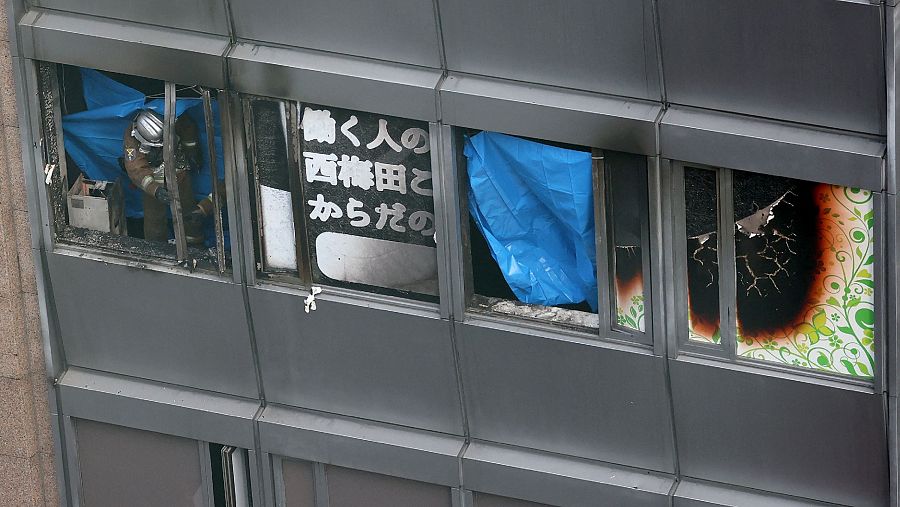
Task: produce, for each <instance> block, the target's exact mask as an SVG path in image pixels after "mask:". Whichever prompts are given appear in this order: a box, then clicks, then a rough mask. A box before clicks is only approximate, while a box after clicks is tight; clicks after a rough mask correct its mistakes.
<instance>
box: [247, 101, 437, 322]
mask: <svg viewBox="0 0 900 507" xmlns="http://www.w3.org/2000/svg"><path fill="white" fill-rule="evenodd" d="M235 97H236V101H237V104H238V105H239V109H240V111H241V114H242V116H243V118H242V119H241V121H240V122H237V123H239V124H240V125H241V128H242V130H243V135H242V137H241V139H242V140H243V141H244V143H245V144H244V147H243V149H244V157H243V158H244V163H245V164H246V171H247V185H248V187H249V192H248V193H249V194H250V198H251V201H250V208H251V210H252V212H251V215H250V217H249V219H250V224H251V227H252V231H253V232H252V236H253V238H252V247H253V250H252V252H253V253H252V257H250V255H249V254H248V258H250V259H251V260H252V263H253V266H254V269H253V274H254V276H255V279H254V283H255V284H257V285H259V284H264V283H270V284H273V285H276V286H282V287H285V288H288V289H301V290H303V291H305V292H309V291H311V289H312V287H313V286H316V287H321V288H323V289H325V288H327V291H328V292H329V293H332V294H340V295H346V296H349V297H351V298H353V299H357V300H361V301H366V300H373V299H376V300H378V301H381V302H383V301H390V302H391V303H392V305H393V306H396V307H399V308H406V309H423V310H426V311H435V312H439V313H440V314H441V315H442V316H444V317H446V316H447V315H449V312H447V311H445V310H444V309H445V308H447V307H448V305H449V304H450V303H449V299H450V298H449V294H448V293H449V291H448V290H447V288H446V284H447V280H446V275H445V270H446V267H445V266H443V265H442V264H445V263H446V257H447V256H446V255H445V253H444V249H445V248H446V247H445V246H444V245H443V244H442V243H443V242H442V241H441V237H442V235H443V230H444V224H443V223H442V220H443V219H442V216H443V215H442V214H443V213H444V210H443V209H442V206H443V199H444V196H443V190H442V188H443V187H442V182H441V180H440V179H441V178H442V177H443V176H442V175H441V174H440V173H441V172H442V170H443V163H442V161H441V156H442V154H441V149H442V148H441V143H440V134H439V133H438V132H437V131H438V130H440V128H441V124H440V123H436V122H429V121H425V120H418V119H414V118H413V120H416V121H422V122H425V123H427V124H428V129H429V142H430V152H429V160H430V163H431V171H432V175H433V176H432V185H433V195H432V206H433V209H434V221H435V222H434V226H435V228H436V234H437V237H438V244H436V245H435V256H436V265H437V270H436V277H437V282H438V287H437V288H438V291H437V294H436V295H434V296H430V295H427V294H420V293H415V292H407V291H403V290H400V289H393V288H390V287H380V286H376V285H368V284H364V283H357V282H343V281H340V280H338V282H340V284H334V285H331V284H328V283H327V282H317V281H315V280H314V279H313V266H312V263H313V259H312V251H311V249H312V245H311V244H310V241H309V238H308V235H307V221H308V217H307V216H306V214H307V210H306V205H305V202H304V197H303V195H304V190H305V186H306V182H305V179H304V177H303V165H302V162H301V152H302V149H301V141H300V130H299V124H300V115H299V107H301V106H303V105H305V104H308V103H313V102H305V101H303V100H300V99H295V98H284V97H269V96H264V95H259V94H253V93H239V92H236V93H235ZM253 100H266V101H272V102H278V103H280V104H281V105H282V107H285V108H286V110H285V117H286V118H287V137H288V146H287V151H288V159H289V160H288V165H289V171H290V175H289V176H290V192H291V201H292V212H293V218H294V241H295V245H296V250H297V261H296V264H297V267H296V274H293V273H290V272H287V271H283V270H271V269H268V268H267V267H266V266H265V256H264V252H263V248H264V247H263V242H262V238H263V229H262V227H263V224H262V221H261V218H262V216H263V214H262V208H261V206H260V183H259V178H258V172H257V170H256V145H255V136H254V132H253V130H252V128H253V123H252V114H251V109H250V102H251V101H253ZM316 105H320V106H324V107H333V108H337V109H345V110H351V109H347V108H345V107H342V106H340V105H332V104H316ZM352 111H354V112H357V111H358V112H360V113H366V114H374V115H379V114H384V115H386V116H394V115H392V114H388V113H379V112H373V111H362V110H358V109H352ZM398 118H401V117H398ZM404 119H408V118H404ZM445 300H446V301H445Z"/></svg>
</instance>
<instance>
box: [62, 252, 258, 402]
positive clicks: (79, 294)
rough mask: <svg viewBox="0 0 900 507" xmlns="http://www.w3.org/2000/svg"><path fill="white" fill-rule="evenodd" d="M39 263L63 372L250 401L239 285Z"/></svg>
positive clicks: (251, 374)
mask: <svg viewBox="0 0 900 507" xmlns="http://www.w3.org/2000/svg"><path fill="white" fill-rule="evenodd" d="M47 257H48V265H49V270H50V276H51V280H52V281H53V297H54V300H55V302H56V313H57V317H58V319H59V327H60V330H61V331H60V334H61V338H62V343H63V348H64V350H65V356H66V360H67V361H68V363H69V364H70V365H72V366H81V367H83V368H90V369H93V370H100V371H106V372H111V373H118V374H121V375H128V376H132V377H140V378H146V379H151V380H156V381H158V382H165V383H169V384H178V385H183V386H189V387H193V388H196V389H204V390H207V391H214V392H220V393H226V394H232V395H235V396H243V397H247V398H256V397H257V395H258V389H257V385H256V374H255V371H254V366H253V354H252V351H251V347H250V335H249V332H248V331H249V328H248V326H247V323H246V319H245V315H246V313H245V311H244V302H243V298H242V294H241V287H240V285H235V284H233V283H230V282H223V281H215V280H210V279H206V278H200V277H196V276H188V275H186V274H185V275H181V274H171V273H163V272H159V271H152V270H149V269H142V268H136V267H130V266H127V265H122V264H113V263H108V262H102V261H97V260H90V259H84V258H79V257H75V256H73V255H68V254H60V253H51V254H49V255H48V256H47Z"/></svg>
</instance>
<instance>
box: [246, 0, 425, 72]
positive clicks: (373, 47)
mask: <svg viewBox="0 0 900 507" xmlns="http://www.w3.org/2000/svg"><path fill="white" fill-rule="evenodd" d="M231 12H232V15H233V19H234V33H235V37H237V38H238V39H250V40H256V41H264V42H273V43H276V44H284V45H288V46H297V47H303V48H310V49H320V50H324V51H330V52H333V53H343V54H348V55H356V56H365V57H370V58H378V59H381V60H390V61H395V62H402V63H409V64H414V65H424V66H429V67H440V66H441V61H440V53H439V50H438V33H437V27H436V24H435V13H434V5H433V3H432V2H429V1H424V2H423V1H421V0H391V1H380V2H369V1H366V0H270V1H268V2H266V4H265V7H262V6H261V5H260V4H259V2H256V1H254V0H231Z"/></svg>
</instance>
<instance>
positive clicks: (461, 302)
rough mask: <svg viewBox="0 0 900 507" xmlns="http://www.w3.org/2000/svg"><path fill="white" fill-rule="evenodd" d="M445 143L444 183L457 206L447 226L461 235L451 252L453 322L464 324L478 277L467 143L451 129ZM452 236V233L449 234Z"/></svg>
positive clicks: (458, 132)
mask: <svg viewBox="0 0 900 507" xmlns="http://www.w3.org/2000/svg"><path fill="white" fill-rule="evenodd" d="M441 141H442V143H443V147H442V152H443V158H444V159H445V160H449V161H451V163H452V166H451V167H450V170H448V171H446V173H447V174H446V178H445V179H444V181H445V182H446V183H447V186H446V187H444V188H447V189H449V188H450V185H453V188H454V190H449V191H450V192H452V193H455V194H456V196H457V204H454V206H458V209H456V210H455V211H456V213H455V215H453V216H455V217H456V222H455V223H454V222H451V221H452V220H453V216H448V217H447V221H448V224H451V223H452V225H454V226H456V227H457V229H458V233H459V234H458V235H459V239H460V240H459V244H458V246H457V247H456V248H454V249H452V250H451V256H456V267H455V268H454V270H453V280H454V290H453V298H454V305H453V319H454V320H455V321H457V322H462V321H463V320H464V319H465V312H466V309H467V308H468V307H469V306H470V305H471V304H472V299H473V298H474V296H475V276H474V274H473V270H472V231H471V229H470V227H469V221H470V220H469V217H470V214H469V171H468V163H467V160H466V157H465V155H464V154H463V150H462V149H461V146H459V144H460V143H464V142H465V141H464V139H463V136H462V134H461V132H460V131H459V130H454V129H452V128H451V127H449V126H445V127H444V132H443V135H442V136H441ZM448 232H452V231H448Z"/></svg>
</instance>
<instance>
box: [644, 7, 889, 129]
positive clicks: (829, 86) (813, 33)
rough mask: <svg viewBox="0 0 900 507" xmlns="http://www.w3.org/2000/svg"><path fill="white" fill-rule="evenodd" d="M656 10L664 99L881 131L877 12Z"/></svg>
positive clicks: (882, 101)
mask: <svg viewBox="0 0 900 507" xmlns="http://www.w3.org/2000/svg"><path fill="white" fill-rule="evenodd" d="M659 13H660V31H661V40H662V53H663V67H664V69H665V83H666V94H667V96H668V99H669V101H671V102H673V103H677V104H687V105H692V106H699V107H705V108H710V109H718V110H724V111H732V112H738V113H744V114H750V115H754V116H762V117H767V118H778V119H784V120H790V121H796V122H800V123H811V124H814V125H822V126H828V127H834V128H840V129H845V130H853V131H858V132H867V133H872V134H884V133H885V109H886V105H885V102H886V101H885V79H884V78H885V72H884V60H883V50H882V42H881V34H882V21H881V13H880V7H879V6H877V5H868V4H866V3H863V2H834V1H822V0H795V1H790V2H785V1H782V0H758V1H754V2H739V1H727V2H723V1H720V0H671V1H665V2H659Z"/></svg>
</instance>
